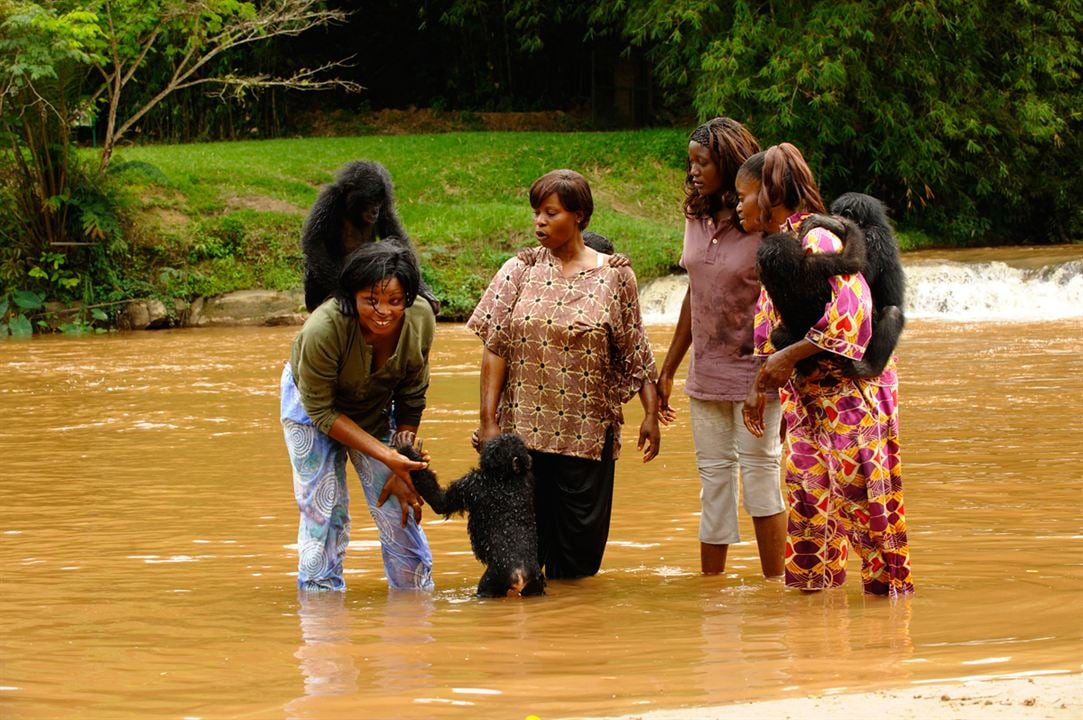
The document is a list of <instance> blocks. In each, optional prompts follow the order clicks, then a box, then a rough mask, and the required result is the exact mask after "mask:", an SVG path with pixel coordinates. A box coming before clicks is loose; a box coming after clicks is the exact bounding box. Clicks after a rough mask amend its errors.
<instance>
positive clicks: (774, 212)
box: [764, 205, 797, 235]
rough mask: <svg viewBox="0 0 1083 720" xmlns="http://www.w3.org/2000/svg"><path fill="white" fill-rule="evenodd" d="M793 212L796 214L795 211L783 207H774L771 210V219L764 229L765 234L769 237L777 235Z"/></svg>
mask: <svg viewBox="0 0 1083 720" xmlns="http://www.w3.org/2000/svg"><path fill="white" fill-rule="evenodd" d="M795 212H797V210H794V209H793V208H788V207H786V206H785V205H776V206H775V207H773V208H771V218H770V219H769V220H768V221H767V225H766V227H765V228H764V229H765V230H766V231H767V234H768V235H771V234H773V233H777V232H778V231H779V230H780V229H781V228H782V226H783V225H784V224H785V223H786V221H787V220H788V219H789V218H790V216H791V215H793V214H794V213H795Z"/></svg>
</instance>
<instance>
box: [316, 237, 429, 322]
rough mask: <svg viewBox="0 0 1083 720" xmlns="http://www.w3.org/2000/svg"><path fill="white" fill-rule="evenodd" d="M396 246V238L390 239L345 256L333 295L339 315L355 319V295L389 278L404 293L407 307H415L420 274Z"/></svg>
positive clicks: (405, 252) (409, 256)
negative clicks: (392, 279) (399, 286)
mask: <svg viewBox="0 0 1083 720" xmlns="http://www.w3.org/2000/svg"><path fill="white" fill-rule="evenodd" d="M398 242H400V241H399V240H398V238H396V237H394V236H392V237H389V238H384V239H383V240H381V241H380V242H371V243H365V244H364V245H362V246H361V247H359V248H357V249H356V250H354V251H353V252H352V253H350V254H349V255H347V256H346V261H345V264H344V265H343V266H342V272H341V273H340V274H339V276H338V290H336V291H335V299H336V300H338V309H339V312H341V313H342V314H343V315H348V316H350V317H357V306H356V304H355V296H356V295H357V291H358V290H364V289H365V288H368V287H372V286H374V285H377V284H379V283H380V281H381V280H388V279H390V278H395V279H397V280H398V281H399V283H400V284H401V285H402V289H403V292H405V293H406V307H410V306H411V305H413V304H414V299H415V298H416V297H417V289H418V286H419V285H420V284H421V271H420V270H419V269H418V266H417V259H416V258H415V257H414V254H413V253H412V252H410V250H409V249H407V248H404V247H402V246H401V245H399V244H397V243H398Z"/></svg>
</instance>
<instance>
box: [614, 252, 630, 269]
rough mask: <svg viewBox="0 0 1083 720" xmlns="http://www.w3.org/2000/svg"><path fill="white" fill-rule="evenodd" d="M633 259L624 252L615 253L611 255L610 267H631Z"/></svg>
mask: <svg viewBox="0 0 1083 720" xmlns="http://www.w3.org/2000/svg"><path fill="white" fill-rule="evenodd" d="M631 265H632V259H631V258H629V257H628V256H627V255H625V254H624V253H613V254H612V255H610V256H609V267H631Z"/></svg>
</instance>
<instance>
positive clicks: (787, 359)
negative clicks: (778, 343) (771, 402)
mask: <svg viewBox="0 0 1083 720" xmlns="http://www.w3.org/2000/svg"><path fill="white" fill-rule="evenodd" d="M791 347H794V345H790V346H789V347H787V348H786V350H789V348H791ZM786 350H779V351H778V352H776V353H772V354H771V355H769V356H768V357H767V361H766V362H765V363H764V364H763V366H762V367H761V368H760V372H759V374H758V375H756V386H757V389H758V390H760V391H761V394H762V392H763V391H766V390H777V389H778V388H780V387H782V386H783V385H785V384H786V382H787V381H789V379H790V377H791V376H792V375H793V368H794V365H795V364H796V361H795V360H793V359H791V358H792V356H793V353H789V352H786Z"/></svg>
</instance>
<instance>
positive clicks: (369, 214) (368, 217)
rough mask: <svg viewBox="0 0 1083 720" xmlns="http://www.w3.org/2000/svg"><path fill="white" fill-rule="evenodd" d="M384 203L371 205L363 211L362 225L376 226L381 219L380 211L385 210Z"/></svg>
mask: <svg viewBox="0 0 1083 720" xmlns="http://www.w3.org/2000/svg"><path fill="white" fill-rule="evenodd" d="M383 207H384V206H383V203H378V202H377V203H371V204H369V205H366V206H365V207H363V208H362V209H361V223H362V224H364V225H375V224H376V221H377V220H379V219H380V211H381V210H383Z"/></svg>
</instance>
